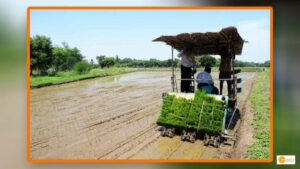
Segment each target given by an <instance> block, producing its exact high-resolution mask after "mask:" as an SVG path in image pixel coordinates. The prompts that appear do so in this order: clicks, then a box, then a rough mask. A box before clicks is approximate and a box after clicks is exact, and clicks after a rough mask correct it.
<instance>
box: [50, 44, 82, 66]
mask: <svg viewBox="0 0 300 169" xmlns="http://www.w3.org/2000/svg"><path fill="white" fill-rule="evenodd" d="M63 46H64V47H55V48H53V55H54V58H55V60H54V63H55V64H54V65H55V67H56V69H57V70H59V71H66V70H72V69H73V67H74V65H75V64H76V63H77V62H80V61H82V60H83V58H84V57H83V56H82V55H81V53H80V51H79V50H78V49H77V48H70V47H69V46H68V44H67V43H66V42H64V43H63Z"/></svg>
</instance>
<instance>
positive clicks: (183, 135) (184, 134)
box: [181, 130, 186, 141]
mask: <svg viewBox="0 0 300 169" xmlns="http://www.w3.org/2000/svg"><path fill="white" fill-rule="evenodd" d="M185 140H186V131H185V130H182V132H181V141H185Z"/></svg>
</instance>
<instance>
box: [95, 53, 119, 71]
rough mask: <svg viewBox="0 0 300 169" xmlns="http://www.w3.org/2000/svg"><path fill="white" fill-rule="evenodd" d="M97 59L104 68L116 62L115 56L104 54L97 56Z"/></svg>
mask: <svg viewBox="0 0 300 169" xmlns="http://www.w3.org/2000/svg"><path fill="white" fill-rule="evenodd" d="M96 59H97V61H98V64H99V66H100V67H101V69H103V68H104V67H108V68H109V67H111V66H113V65H114V64H115V63H116V61H115V58H113V57H106V56H103V55H102V56H97V57H96Z"/></svg>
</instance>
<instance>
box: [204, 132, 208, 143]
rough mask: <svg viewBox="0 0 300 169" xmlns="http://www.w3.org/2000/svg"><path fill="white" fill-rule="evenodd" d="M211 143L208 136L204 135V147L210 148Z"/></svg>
mask: <svg viewBox="0 0 300 169" xmlns="http://www.w3.org/2000/svg"><path fill="white" fill-rule="evenodd" d="M208 143H209V136H208V135H207V134H205V135H204V145H205V146H208Z"/></svg>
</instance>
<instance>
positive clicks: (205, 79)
mask: <svg viewBox="0 0 300 169" xmlns="http://www.w3.org/2000/svg"><path fill="white" fill-rule="evenodd" d="M197 83H208V84H213V83H214V81H213V79H212V77H211V75H210V73H208V72H205V71H203V72H201V73H199V74H198V75H197Z"/></svg>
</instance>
